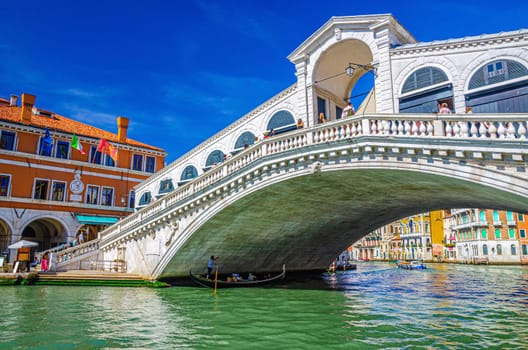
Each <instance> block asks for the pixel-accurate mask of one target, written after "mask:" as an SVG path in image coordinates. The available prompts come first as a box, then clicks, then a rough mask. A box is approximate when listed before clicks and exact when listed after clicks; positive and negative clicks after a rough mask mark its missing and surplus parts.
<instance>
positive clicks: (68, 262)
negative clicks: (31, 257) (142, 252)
mask: <svg viewBox="0 0 528 350" xmlns="http://www.w3.org/2000/svg"><path fill="white" fill-rule="evenodd" d="M46 254H47V255H48V256H51V257H52V262H51V270H52V271H68V270H82V269H83V267H84V269H86V267H87V266H94V267H99V266H101V265H102V264H101V263H100V262H99V263H98V260H97V258H98V255H99V239H94V240H91V241H88V242H85V243H81V244H78V245H75V246H73V247H68V246H65V245H59V246H57V247H54V248H51V249H48V250H45V251H42V252H39V253H38V254H37V256H38V258H39V260H41V259H42V257H43V256H44V255H46ZM88 269H90V268H88ZM94 269H96V268H94ZM120 270H121V269H120Z"/></svg>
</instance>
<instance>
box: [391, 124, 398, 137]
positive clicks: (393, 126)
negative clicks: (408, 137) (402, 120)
mask: <svg viewBox="0 0 528 350" xmlns="http://www.w3.org/2000/svg"><path fill="white" fill-rule="evenodd" d="M390 132H391V134H392V135H398V124H397V122H396V120H392V121H391V127H390Z"/></svg>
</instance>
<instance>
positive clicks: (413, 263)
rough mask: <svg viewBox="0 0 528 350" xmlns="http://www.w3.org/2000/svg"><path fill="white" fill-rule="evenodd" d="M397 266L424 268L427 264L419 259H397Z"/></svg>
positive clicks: (407, 268) (414, 268)
mask: <svg viewBox="0 0 528 350" xmlns="http://www.w3.org/2000/svg"><path fill="white" fill-rule="evenodd" d="M396 264H397V265H398V268H400V269H405V270H424V269H426V268H427V266H426V265H425V264H424V263H423V261H421V260H411V261H398V262H397V263H396Z"/></svg>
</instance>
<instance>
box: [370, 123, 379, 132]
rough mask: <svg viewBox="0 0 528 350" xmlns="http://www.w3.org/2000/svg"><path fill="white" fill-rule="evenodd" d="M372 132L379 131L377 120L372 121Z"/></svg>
mask: <svg viewBox="0 0 528 350" xmlns="http://www.w3.org/2000/svg"><path fill="white" fill-rule="evenodd" d="M370 133H371V134H372V135H376V134H377V133H378V122H377V120H371V121H370Z"/></svg>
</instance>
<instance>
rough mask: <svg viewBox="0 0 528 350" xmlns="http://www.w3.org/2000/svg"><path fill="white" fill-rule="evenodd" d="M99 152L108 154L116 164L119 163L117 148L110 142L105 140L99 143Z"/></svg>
mask: <svg viewBox="0 0 528 350" xmlns="http://www.w3.org/2000/svg"><path fill="white" fill-rule="evenodd" d="M97 151H98V152H102V153H106V154H108V155H109V156H110V157H111V158H112V159H113V160H114V162H117V148H115V147H114V146H113V145H112V144H111V143H110V142H108V141H106V140H105V139H101V141H99V146H97Z"/></svg>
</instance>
